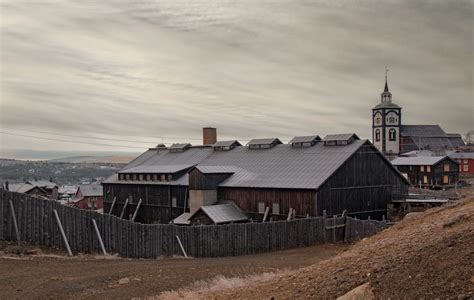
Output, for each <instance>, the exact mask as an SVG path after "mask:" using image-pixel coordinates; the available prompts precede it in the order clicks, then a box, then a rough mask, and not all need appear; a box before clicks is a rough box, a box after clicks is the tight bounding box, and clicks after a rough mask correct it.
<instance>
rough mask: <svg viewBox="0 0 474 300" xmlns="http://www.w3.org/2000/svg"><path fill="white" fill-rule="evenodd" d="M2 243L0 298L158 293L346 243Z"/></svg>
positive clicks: (296, 262)
mask: <svg viewBox="0 0 474 300" xmlns="http://www.w3.org/2000/svg"><path fill="white" fill-rule="evenodd" d="M7 248H8V245H5V243H4V244H3V245H2V244H0V283H1V284H0V285H1V288H0V299H13V298H16V299H26V298H28V299H30V298H50V299H51V298H121V299H130V298H133V297H145V296H154V295H158V294H160V293H161V292H163V291H168V290H175V289H179V288H182V287H185V286H189V285H190V284H191V283H193V282H195V281H199V280H208V279H212V278H214V277H216V276H218V275H223V276H226V277H242V276H244V275H251V274H260V273H265V272H275V271H278V270H284V269H296V268H301V267H305V266H309V265H311V264H315V263H317V262H320V261H322V260H324V259H327V258H329V257H333V256H335V255H336V254H337V253H340V252H342V251H343V250H344V249H346V248H347V246H345V245H338V246H336V245H317V246H312V247H307V248H300V249H292V250H286V251H279V252H272V253H264V254H258V255H252V256H240V257H224V258H204V259H184V258H166V259H161V260H128V259H98V258H94V257H91V256H89V257H76V258H66V257H64V256H62V257H60V258H58V257H45V256H44V255H42V256H39V257H34V256H31V255H30V256H23V257H17V256H15V255H8V254H5V253H3V254H2V252H1V251H2V250H8V249H7ZM61 255H64V254H61ZM123 278H126V279H124V280H122V284H119V280H120V279H123Z"/></svg>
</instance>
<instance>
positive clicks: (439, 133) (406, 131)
mask: <svg viewBox="0 0 474 300" xmlns="http://www.w3.org/2000/svg"><path fill="white" fill-rule="evenodd" d="M400 134H401V135H403V136H419V137H447V134H446V132H444V130H443V129H441V127H439V125H402V126H401V130H400Z"/></svg>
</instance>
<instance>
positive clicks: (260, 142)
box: [247, 138, 282, 146]
mask: <svg viewBox="0 0 474 300" xmlns="http://www.w3.org/2000/svg"><path fill="white" fill-rule="evenodd" d="M271 144H282V142H281V141H280V140H279V139H278V138H264V139H252V140H250V142H248V143H247V145H249V146H251V145H271Z"/></svg>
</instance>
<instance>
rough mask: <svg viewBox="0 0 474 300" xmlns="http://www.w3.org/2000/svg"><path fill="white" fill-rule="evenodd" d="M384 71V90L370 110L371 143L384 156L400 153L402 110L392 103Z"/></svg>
mask: <svg viewBox="0 0 474 300" xmlns="http://www.w3.org/2000/svg"><path fill="white" fill-rule="evenodd" d="M387 72H388V70H386V71H385V88H384V91H383V92H382V94H381V95H380V104H378V105H376V106H375V107H374V108H373V109H372V142H373V143H374V145H375V146H376V147H377V148H378V149H379V150H380V151H381V152H382V153H383V154H385V155H390V154H398V153H399V152H400V126H401V116H402V115H401V111H402V108H401V107H400V106H398V105H396V104H395V103H393V102H392V93H390V91H389V89H388V82H387Z"/></svg>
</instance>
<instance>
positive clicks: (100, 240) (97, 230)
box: [92, 219, 107, 255]
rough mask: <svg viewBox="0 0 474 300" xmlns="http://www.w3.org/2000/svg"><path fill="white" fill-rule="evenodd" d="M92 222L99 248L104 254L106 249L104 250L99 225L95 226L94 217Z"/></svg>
mask: <svg viewBox="0 0 474 300" xmlns="http://www.w3.org/2000/svg"><path fill="white" fill-rule="evenodd" d="M92 224H93V225H94V229H95V234H97V238H98V239H99V244H100V248H101V249H102V253H103V254H104V255H107V251H105V246H104V241H103V240H102V237H101V236H100V231H99V227H97V223H96V221H95V219H92Z"/></svg>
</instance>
